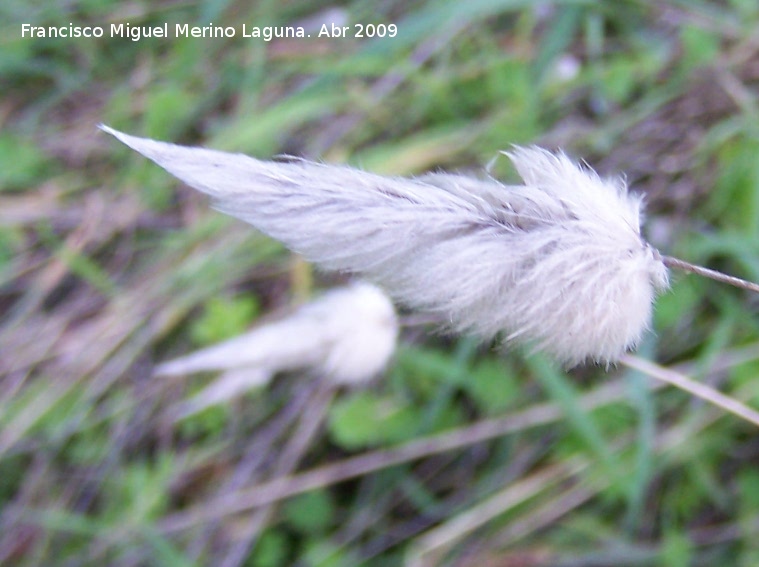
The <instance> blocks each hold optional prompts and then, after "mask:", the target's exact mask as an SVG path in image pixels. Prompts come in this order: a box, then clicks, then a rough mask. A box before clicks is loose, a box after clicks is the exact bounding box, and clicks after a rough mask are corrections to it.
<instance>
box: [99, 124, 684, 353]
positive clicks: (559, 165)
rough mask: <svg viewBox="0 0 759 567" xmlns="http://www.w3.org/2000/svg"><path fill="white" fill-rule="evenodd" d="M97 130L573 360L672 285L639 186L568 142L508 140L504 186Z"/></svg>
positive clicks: (327, 256) (369, 271) (458, 324)
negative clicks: (648, 227) (542, 144)
mask: <svg viewBox="0 0 759 567" xmlns="http://www.w3.org/2000/svg"><path fill="white" fill-rule="evenodd" d="M101 128H102V129H103V130H105V131H106V132H108V133H110V134H112V135H114V136H115V137H116V138H118V139H119V140H121V141H122V142H123V143H125V144H126V145H127V146H129V147H131V148H132V149H134V150H136V151H137V152H139V153H141V154H143V155H144V156H146V157H147V158H149V159H151V160H153V161H154V162H155V163H157V164H158V165H160V166H161V167H163V168H164V169H166V170H167V171H168V172H170V173H172V174H173V175H175V176H176V177H178V178H179V179H181V180H182V181H184V182H185V183H187V184H188V185H190V186H192V187H194V188H196V189H198V190H200V191H202V192H204V193H207V194H208V195H210V197H211V198H212V199H213V202H214V206H215V207H216V208H217V209H218V210H220V211H222V212H224V213H227V214H229V215H232V216H235V217H237V218H240V219H242V220H244V221H246V222H249V223H250V224H252V225H253V226H254V227H256V228H257V229H258V230H260V231H262V232H264V233H265V234H268V235H269V236H271V237H273V238H275V239H277V240H280V241H282V242H284V243H285V244H286V245H287V246H288V247H289V248H291V249H292V250H294V251H295V252H297V253H299V254H302V255H303V256H305V257H306V258H307V259H308V260H310V261H313V262H315V263H317V264H319V265H321V266H322V267H324V268H327V269H332V270H342V271H349V272H354V273H358V274H361V275H362V276H364V277H366V278H368V279H370V280H373V281H375V282H376V283H378V284H380V285H382V286H383V287H384V288H385V289H387V290H388V292H389V293H390V294H391V295H392V296H393V297H395V298H397V299H398V300H400V301H401V302H403V303H405V304H407V305H408V306H410V307H414V308H418V309H423V310H427V311H431V312H435V313H437V314H440V315H441V316H443V317H444V318H445V319H446V320H447V321H450V323H451V325H452V326H453V327H454V328H456V329H457V330H460V331H466V330H470V331H473V332H476V333H478V334H480V335H481V336H483V337H486V338H487V337H492V336H494V335H496V334H498V333H503V334H504V335H505V338H506V341H507V342H509V341H514V340H516V341H518V342H522V343H527V344H530V345H533V346H536V347H538V348H540V349H542V350H544V351H546V352H548V353H549V354H551V355H553V357H555V358H556V359H557V360H558V361H560V362H562V363H564V364H565V365H568V366H574V365H576V364H579V363H581V362H583V361H586V360H592V361H596V362H600V363H607V364H608V363H610V362H614V361H616V360H618V359H619V357H620V356H621V355H622V354H623V353H624V352H625V351H627V350H628V349H632V348H634V347H635V346H636V345H637V343H638V342H639V340H640V338H641V336H642V334H643V333H644V331H645V330H646V329H647V328H648V326H649V325H650V320H651V313H652V308H653V301H654V299H655V297H656V295H657V294H658V293H659V292H661V291H663V290H664V289H666V288H667V287H668V272H667V267H666V266H665V261H664V260H663V258H662V257H661V256H660V255H659V253H658V252H657V251H656V250H655V249H654V248H652V247H651V246H650V245H649V244H648V243H647V242H646V241H645V240H644V239H643V238H642V236H641V232H640V221H641V213H642V199H641V197H639V196H637V195H635V194H632V193H629V192H628V191H627V187H626V185H625V183H624V182H623V180H621V179H602V178H600V177H599V176H598V175H597V174H596V173H595V172H594V171H593V170H591V169H589V168H587V167H580V166H578V165H577V164H576V163H574V162H572V161H571V160H570V159H569V158H568V157H567V156H566V155H564V154H563V153H558V154H552V153H550V152H548V151H546V150H543V149H540V148H537V147H530V148H519V147H517V148H515V149H514V150H513V151H511V152H505V154H506V155H507V156H508V157H509V158H510V159H511V161H512V162H513V163H514V166H515V167H516V169H517V171H518V173H519V175H520V176H521V177H522V179H523V180H524V185H503V184H501V183H499V182H497V181H495V180H492V179H487V180H481V179H476V178H471V177H466V176H462V175H452V174H445V173H434V174H428V175H423V176H421V177H418V178H413V179H406V178H398V177H382V176H379V175H374V174H371V173H367V172H364V171H360V170H357V169H353V168H350V167H344V166H330V165H325V164H320V163H313V162H310V161H306V160H298V159H295V160H291V161H287V162H272V161H260V160H256V159H254V158H250V157H248V156H245V155H241V154H231V153H225V152H219V151H214V150H207V149H203V148H191V147H183V146H177V145H174V144H169V143H164V142H158V141H154V140H149V139H145V138H138V137H134V136H129V135H127V134H123V133H121V132H118V131H115V130H113V129H111V128H108V127H107V126H101ZM666 260H667V261H671V260H673V259H671V258H666ZM677 267H679V266H677Z"/></svg>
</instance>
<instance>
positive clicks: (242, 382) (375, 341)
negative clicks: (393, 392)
mask: <svg viewBox="0 0 759 567" xmlns="http://www.w3.org/2000/svg"><path fill="white" fill-rule="evenodd" d="M397 337H398V321H397V317H396V314H395V309H394V307H393V304H392V302H391V301H390V299H389V298H388V297H387V295H385V293H384V292H383V291H382V290H381V289H379V288H378V287H376V286H374V285H371V284H369V283H366V282H354V283H352V284H350V285H348V286H344V287H340V288H336V289H333V290H330V291H328V292H327V293H325V294H324V295H322V296H321V297H318V298H317V299H315V300H313V301H311V302H309V303H306V304H304V305H301V306H300V307H298V308H296V309H295V310H293V311H292V312H291V313H289V314H288V315H286V316H283V317H281V318H278V319H275V320H272V321H269V322H266V323H263V324H261V325H260V326H258V327H255V328H254V329H252V330H251V331H248V332H247V333H245V334H243V335H240V336H238V337H235V338H232V339H229V340H227V341H224V342H222V343H219V344H217V345H212V346H210V347H207V348H204V349H201V350H199V351H196V352H194V353H191V354H188V355H186V356H182V357H180V358H177V359H174V360H171V361H168V362H164V363H162V364H159V365H158V366H157V367H156V368H155V372H154V373H155V375H156V376H167V377H168V376H180V375H185V374H193V373H196V372H205V371H223V374H222V375H221V376H220V377H219V378H218V379H216V380H215V381H214V382H213V383H211V384H210V385H209V386H208V387H206V388H205V389H204V390H202V391H201V392H199V393H198V394H197V395H196V396H194V397H193V399H191V400H189V401H188V402H187V403H186V404H184V408H183V410H182V412H181V413H182V415H188V414H190V413H195V412H197V411H200V410H201V409H203V408H205V407H208V406H210V405H214V404H217V403H221V402H223V401H226V400H229V399H231V398H233V397H235V396H238V395H240V394H242V393H243V392H245V391H248V390H251V389H253V388H256V387H260V386H264V385H266V384H267V383H268V382H269V380H270V379H271V378H272V376H274V375H275V374H277V373H279V372H287V371H292V370H299V369H303V370H306V371H308V372H313V373H316V374H318V375H320V376H322V377H323V378H324V379H325V380H329V381H330V382H332V383H334V384H337V385H355V384H359V383H362V382H365V381H367V380H369V379H370V378H372V377H374V376H376V375H377V374H379V372H381V371H382V369H383V368H384V367H385V366H386V365H387V363H388V361H389V360H390V358H391V357H392V356H393V353H394V352H395V346H396V340H397Z"/></svg>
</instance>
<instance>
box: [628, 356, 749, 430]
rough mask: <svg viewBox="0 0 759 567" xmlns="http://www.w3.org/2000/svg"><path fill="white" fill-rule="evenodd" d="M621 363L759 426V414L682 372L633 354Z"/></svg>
mask: <svg viewBox="0 0 759 567" xmlns="http://www.w3.org/2000/svg"><path fill="white" fill-rule="evenodd" d="M620 362H621V363H622V364H624V365H625V366H627V367H629V368H633V369H635V370H638V371H640V372H643V373H644V374H648V375H649V376H651V377H652V378H656V379H657V380H661V381H662V382H666V383H668V384H672V385H673V386H675V387H677V388H680V389H681V390H683V391H685V392H688V393H690V394H693V395H694V396H696V397H698V398H701V399H702V400H705V401H707V402H709V403H711V404H714V405H715V406H718V407H720V408H722V409H724V410H725V411H728V412H730V413H732V414H734V415H737V416H738V417H740V418H742V419H745V420H746V421H749V422H751V423H753V424H754V425H757V426H759V412H757V411H755V410H753V409H751V408H750V407H748V406H747V405H745V404H743V403H741V402H739V401H738V400H736V399H735V398H731V397H730V396H726V395H725V394H723V393H721V392H719V391H717V390H715V389H714V388H710V387H709V386H707V385H706V384H702V383H700V382H696V381H695V380H691V379H690V378H688V377H687V376H686V375H685V374H681V373H680V372H676V371H675V370H671V369H669V368H664V367H663V366H660V365H658V364H656V363H655V362H650V361H648V360H644V359H642V358H639V357H637V356H634V355H631V354H627V355H625V356H623V357H622V359H621V360H620Z"/></svg>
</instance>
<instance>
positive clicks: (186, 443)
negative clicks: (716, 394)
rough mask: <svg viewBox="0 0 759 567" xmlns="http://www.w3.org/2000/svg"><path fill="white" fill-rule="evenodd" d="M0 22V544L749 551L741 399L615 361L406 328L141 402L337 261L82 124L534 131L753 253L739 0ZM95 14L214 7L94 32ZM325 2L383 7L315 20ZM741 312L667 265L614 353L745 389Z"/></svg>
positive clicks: (522, 555)
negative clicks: (295, 253)
mask: <svg viewBox="0 0 759 567" xmlns="http://www.w3.org/2000/svg"><path fill="white" fill-rule="evenodd" d="M0 20H2V21H3V22H4V24H3V28H2V35H0V84H1V85H2V87H1V89H2V91H1V92H2V98H1V100H0V313H1V315H0V317H1V319H0V353H1V354H0V564H4V565H21V566H26V565H45V566H81V565H113V566H119V567H121V566H145V565H161V566H180V565H181V566H185V565H227V566H230V565H246V566H251V567H253V566H255V567H277V566H283V565H299V566H325V567H327V566H329V567H338V566H356V565H366V566H394V565H404V564H407V565H416V566H422V565H451V566H454V565H455V566H464V565H478V566H490V567H495V566H503V567H506V566H517V565H518V566H523V567H524V566H529V567H533V566H591V565H593V566H601V565H616V566H626V565H666V566H694V565H704V566H706V565H719V564H723V565H736V566H740V565H742V566H750V565H757V564H759V468H758V467H757V464H758V463H759V430H757V428H756V427H755V426H753V425H751V424H748V423H746V422H744V421H742V420H741V419H739V418H737V417H734V416H732V415H727V414H725V413H724V412H721V411H719V410H716V409H714V408H713V407H711V406H709V405H707V404H704V403H703V402H700V401H697V400H694V399H693V398H692V397H691V396H689V395H688V394H685V393H683V392H680V391H678V390H675V389H673V388H671V387H665V388H661V389H658V390H654V389H652V385H653V384H655V383H656V382H655V381H653V380H652V379H651V378H650V377H648V376H645V375H643V374H639V373H636V372H632V371H630V370H628V369H626V368H625V367H623V366H620V367H612V368H594V367H586V368H580V369H577V370H574V371H571V372H569V373H566V372H563V371H559V370H556V369H555V368H554V367H552V366H551V365H550V364H548V363H547V362H545V361H544V360H543V359H541V358H540V357H539V356H528V354H527V353H524V352H519V351H512V352H508V353H506V354H505V355H499V353H498V352H497V351H495V350H494V349H493V347H492V345H480V344H478V343H477V342H476V341H475V340H473V339H471V338H466V337H464V338H454V337H448V336H445V335H444V334H440V333H439V332H436V331H435V328H434V327H425V326H412V327H408V328H407V329H406V330H405V331H404V332H403V333H402V338H401V345H400V347H399V350H398V352H397V353H396V355H395V357H394V359H393V362H392V363H391V364H390V366H389V367H388V369H387V371H386V372H385V374H384V375H383V376H382V377H381V378H380V379H378V380H377V381H376V382H374V383H373V384H372V385H370V386H369V387H368V388H365V389H353V390H350V389H349V390H344V391H340V392H337V393H334V394H333V396H332V397H331V398H329V397H326V398H325V397H324V396H323V395H322V394H319V388H320V386H318V385H317V384H315V382H314V381H313V380H310V379H308V378H307V377H305V376H300V375H297V374H296V375H290V376H284V377H281V378H279V379H278V380H276V381H275V382H274V383H273V384H271V385H270V386H269V387H268V388H264V389H260V390H258V391H254V392H250V393H249V394H247V395H246V396H244V397H242V398H240V399H239V400H236V401H234V402H232V403H229V404H225V405H222V406H217V407H212V408H208V409H207V410H205V411H203V412H201V413H200V414H197V415H194V416H191V417H188V418H187V419H184V420H181V421H179V422H174V421H172V420H169V419H167V417H166V411H165V410H166V408H168V407H171V406H172V405H174V404H176V403H177V402H179V401H180V400H183V399H185V398H187V397H188V396H191V395H192V393H193V392H197V391H198V390H200V389H201V388H203V387H204V386H206V385H207V384H208V383H209V382H210V381H212V380H213V379H214V377H213V375H209V374H206V375H200V376H196V377H192V378H187V379H158V378H153V377H152V369H153V366H154V365H155V364H156V363H157V362H160V361H164V360H167V359H169V358H171V357H173V356H177V355H180V354H184V353H187V352H190V351H192V350H193V349H196V348H199V347H202V346H205V345H209V344H213V343H215V342H218V341H220V340H223V339H225V338H229V337H232V336H235V335H237V334H239V333H240V332H242V331H243V330H245V329H247V328H249V327H250V326H251V325H252V324H254V323H255V322H256V321H257V320H258V319H259V318H261V317H265V316H267V315H268V314H269V313H271V312H273V311H276V310H278V309H279V308H283V307H287V306H292V305H295V304H297V303H298V302H301V301H305V300H308V299H309V298H311V297H313V296H315V295H316V294H317V292H318V291H319V290H322V289H326V288H329V287H331V286H333V285H336V284H337V283H339V282H341V281H344V278H342V277H341V276H335V275H326V274H321V273H319V272H317V271H314V270H311V269H310V268H309V266H307V265H305V264H304V263H303V262H302V261H299V260H297V259H296V258H293V257H292V256H291V255H290V254H289V253H288V252H287V251H286V250H285V249H283V247H282V246H280V245H278V244H277V243H275V242H273V241H271V240H268V239H267V238H265V237H263V236H261V235H259V234H257V233H256V232H255V231H254V230H252V229H251V228H250V227H248V226H246V225H244V224H243V223H241V222H239V221H236V220H232V219H229V218H227V217H224V216H223V215H221V214H219V213H216V212H214V211H213V210H211V209H210V208H209V207H208V204H207V202H206V200H205V199H204V198H203V197H202V196H200V195H197V194H195V193H194V192H193V191H192V190H190V189H188V188H186V187H183V186H182V185H181V184H180V183H179V182H177V181H176V180H174V179H173V178H172V177H170V176H169V175H168V174H166V173H165V172H163V171H162V170H160V169H159V168H157V167H156V166H154V165H152V164H151V163H149V162H148V161H147V160H145V159H143V158H140V157H139V156H137V155H135V154H134V153H132V152H130V151H129V150H127V149H126V148H124V147H123V146H121V145H120V144H118V143H117V142H116V141H115V140H113V139H111V138H110V137H108V136H106V135H105V134H103V133H101V132H99V131H98V130H97V129H96V125H97V124H98V123H99V122H105V123H107V124H110V125H112V126H114V127H116V128H119V129H122V130H124V131H127V132H129V133H133V134H137V135H145V136H150V137H155V138H160V139H165V140H169V141H174V142H178V143H185V144H202V145H206V146H209V147H214V148H217V149H223V150H231V151H237V152H244V153H248V154H251V155H254V156H257V157H262V158H268V157H270V156H273V155H276V154H282V153H287V154H293V155H298V156H305V157H308V158H312V159H320V160H324V161H327V162H330V163H350V164H352V165H355V166H359V167H362V168H364V169H366V170H369V171H372V172H376V173H382V174H403V175H413V174H419V173H422V172H425V171H429V170H435V169H445V170H457V171H464V172H467V171H481V170H482V169H483V168H485V167H487V165H488V164H489V163H490V162H491V161H492V160H493V158H495V157H496V156H497V155H498V151H499V150H502V149H508V148H509V146H510V144H514V143H519V144H529V143H537V144H540V145H543V146H546V147H549V148H559V147H560V148H563V149H565V150H566V151H567V152H568V153H570V154H571V155H573V156H576V157H578V158H584V159H585V160H586V161H587V162H588V163H589V164H590V165H592V166H593V167H594V168H596V169H597V170H598V171H599V172H600V173H602V174H604V175H615V174H619V173H624V174H626V177H627V181H628V183H629V184H630V185H631V186H632V187H634V189H635V190H637V191H640V192H644V193H645V194H646V195H647V203H648V219H647V228H646V232H647V235H648V237H649V239H650V240H651V241H652V242H653V243H654V244H655V245H656V246H658V247H659V248H661V249H662V250H664V251H665V252H667V253H669V254H673V255H676V256H679V257H682V258H684V259H686V260H689V261H692V262H696V263H701V264H705V265H709V266H712V267H716V268H719V269H723V270H725V271H727V272H730V273H734V274H736V275H739V276H742V277H746V278H749V279H753V280H757V279H759V106H758V105H757V102H758V101H757V98H758V97H757V95H758V92H759V91H757V87H758V86H759V4H757V2H756V1H755V0H721V1H717V0H713V1H712V0H709V1H707V0H688V1H685V0H666V1H662V2H646V1H642V0H620V1H611V0H608V1H603V0H602V1H597V2H583V1H576V0H575V1H570V0H566V1H558V0H557V1H553V2H548V1H546V2H532V1H527V0H522V1H520V0H470V1H468V2H459V1H453V0H450V1H449V0H442V1H422V0H419V1H413V2H405V1H404V2H401V1H398V0H386V1H381V2H369V1H367V0H353V1H345V2H339V3H330V2H323V1H317V2H302V1H294V0H280V1H276V2H275V1H270V0H264V1H261V2H242V1H238V0H182V1H174V0H171V1H159V2H146V1H142V0H128V1H126V2H124V1H118V2H117V1H115V0H82V1H77V0H72V1H68V2H61V1H58V2H47V3H43V2H31V3H30V2H26V1H21V0H4V1H3V2H2V5H0ZM126 22H129V23H130V24H131V25H132V26H156V25H163V24H164V23H168V25H169V28H170V31H172V30H173V28H174V25H175V24H176V23H180V24H184V23H187V24H189V25H191V26H192V25H197V26H208V25H209V23H213V24H214V25H223V26H234V27H235V28H236V30H237V34H236V37H235V38H225V39H209V38H205V39H203V38H179V39H177V38H174V37H173V33H171V35H172V37H170V38H168V39H148V38H144V39H140V40H139V41H132V40H131V39H129V38H110V37H108V35H109V27H110V24H111V23H117V24H118V23H126ZM333 22H334V23H336V24H338V25H346V26H350V27H351V31H352V32H354V31H355V30H356V28H354V27H353V25H354V24H364V25H367V24H375V25H376V24H385V25H389V24H395V25H396V26H397V30H398V33H397V35H396V37H394V38H390V37H385V38H373V39H371V38H363V39H360V38H355V37H348V38H327V37H322V38H317V37H316V35H317V34H318V30H319V28H320V26H321V24H322V23H327V24H330V23H333ZM24 23H26V24H31V25H37V26H52V25H54V26H65V27H68V26H69V24H72V25H74V26H88V25H89V26H102V27H103V28H104V29H105V32H106V34H105V35H106V36H105V37H103V38H100V39H84V38H78V39H76V38H75V39H60V38H58V39H55V38H51V39H39V38H35V39H30V38H29V37H26V38H22V37H21V28H22V24H24ZM243 24H245V25H246V27H247V28H248V29H249V30H250V29H251V28H253V27H254V26H258V27H264V26H303V27H304V29H305V30H306V32H307V33H311V34H312V38H310V39H297V38H296V39H293V38H289V39H272V40H271V41H265V40H263V39H256V38H243V37H242V25H243ZM377 29H379V28H377ZM491 171H492V172H493V174H494V175H497V176H498V177H501V178H503V179H514V172H513V171H511V170H510V168H509V166H508V164H506V163H504V160H502V159H500V160H496V161H495V163H494V164H493V165H492V170H491ZM462 269H466V267H465V266H462ZM758 311H759V303H758V302H757V298H756V297H752V296H751V295H750V294H749V293H748V292H743V291H740V290H736V289H733V288H728V287H726V286H724V285H721V284H717V283H714V282H711V281H705V280H698V279H695V278H693V277H688V276H680V275H675V276H674V282H673V286H672V290H671V291H670V292H669V293H667V294H666V295H664V296H663V297H661V298H660V300H659V301H658V305H657V311H656V317H655V322H654V330H655V332H654V333H652V334H650V335H649V337H648V339H647V342H646V344H644V345H643V347H642V349H641V351H640V353H639V354H640V356H642V357H644V358H646V359H648V360H651V361H655V362H657V363H659V364H662V365H666V366H672V367H675V368H677V369H679V370H680V371H682V372H685V373H687V374H688V375H689V376H691V377H693V378H695V379H698V380H702V381H705V382H708V383H709V384H711V385H712V386H715V387H717V388H719V389H721V390H723V391H724V392H726V393H728V394H729V395H731V396H733V397H735V398H737V399H740V400H743V401H744V402H746V403H749V404H753V405H755V406H757V405H759V380H758V379H757V378H758V377H759V359H758V358H757V357H759V354H758V353H757V345H759V315H758ZM319 404H321V405H319ZM307 418H308V419H312V418H313V419H312V421H311V422H308V421H307ZM304 423H313V424H316V425H314V426H313V427H312V428H311V429H309V430H308V431H304V430H305V429H308V428H306V427H304V425H303V424H304ZM299 424H300V425H299ZM443 432H447V434H448V435H447V436H445V437H440V436H439V434H440V433H443ZM304 433H308V435H307V436H306V437H304ZM304 440H305V441H307V442H304ZM451 440H458V441H457V442H455V443H454V442H452V441H451ZM407 442H411V443H412V445H410V446H407V447H406V449H405V451H406V452H405V453H404V452H398V451H392V450H390V449H391V448H393V447H396V446H398V445H399V444H402V443H407ZM445 443H450V445H445ZM448 446H450V447H453V448H450V449H449V450H443V449H445V448H446V447H448ZM287 451H289V453H288V454H290V455H295V457H296V458H295V461H294V462H289V463H284V464H283V463H282V461H280V460H279V459H280V457H281V455H282V454H283V453H284V452H287ZM356 456H360V459H362V460H355V457H356ZM350 459H354V460H350ZM325 467H326V468H325ZM295 471H299V472H300V473H306V474H305V476H304V475H303V474H300V475H295V474H294V473H295ZM312 471H316V473H314V472H312ZM309 475H310V476H309ZM272 479H278V480H275V481H274V482H273V483H272V482H271V481H272ZM267 482H269V484H266V483H267Z"/></svg>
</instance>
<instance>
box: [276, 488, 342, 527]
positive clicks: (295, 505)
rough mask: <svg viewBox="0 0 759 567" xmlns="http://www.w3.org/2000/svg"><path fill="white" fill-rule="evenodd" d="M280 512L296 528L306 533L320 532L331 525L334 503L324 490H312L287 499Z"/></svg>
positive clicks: (333, 515)
mask: <svg viewBox="0 0 759 567" xmlns="http://www.w3.org/2000/svg"><path fill="white" fill-rule="evenodd" d="M282 512H283V514H284V516H285V519H286V520H287V522H288V523H289V524H290V525H291V526H292V527H293V528H295V529H296V530H298V531H300V532H302V533H306V534H314V533H322V532H324V531H326V530H328V529H329V528H330V526H332V523H333V520H334V517H335V505H334V504H333V502H332V499H331V498H330V495H329V493H328V492H327V491H326V490H314V491H312V492H307V493H306V494H302V495H300V496H297V497H295V498H292V499H290V500H288V501H287V502H286V503H285V505H284V506H283V509H282Z"/></svg>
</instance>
